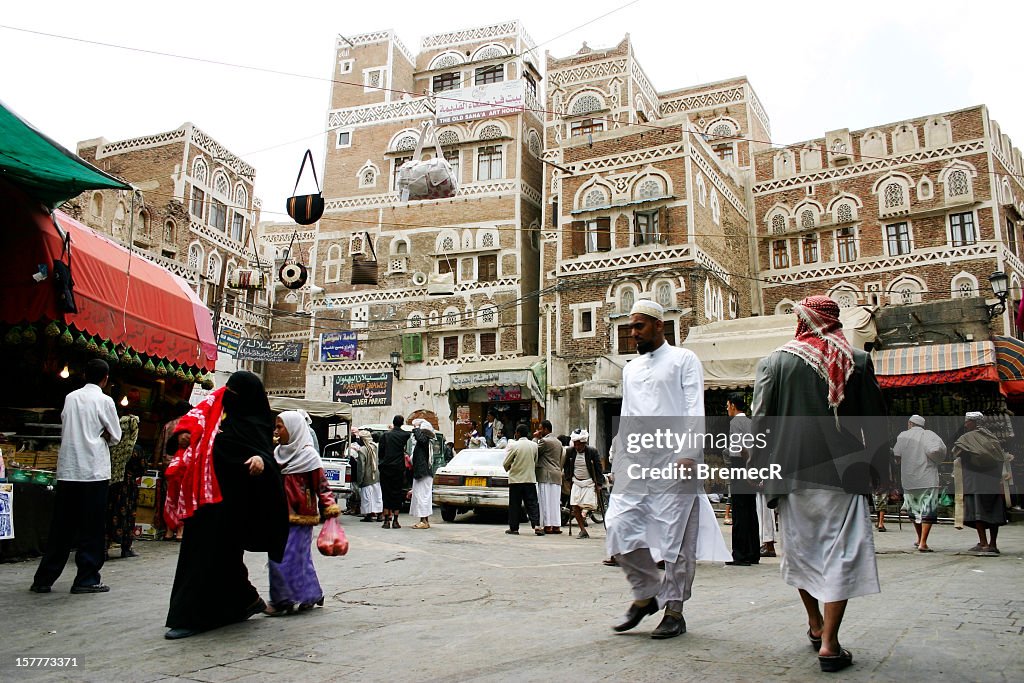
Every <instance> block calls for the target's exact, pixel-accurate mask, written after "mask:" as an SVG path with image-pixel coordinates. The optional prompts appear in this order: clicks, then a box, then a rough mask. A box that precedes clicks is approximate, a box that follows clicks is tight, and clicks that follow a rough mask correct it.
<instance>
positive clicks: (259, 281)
mask: <svg viewBox="0 0 1024 683" xmlns="http://www.w3.org/2000/svg"><path fill="white" fill-rule="evenodd" d="M266 286H267V276H266V274H265V273H264V272H263V271H262V270H257V269H255V268H237V269H235V271H234V272H233V273H231V277H230V278H228V287H231V288H233V289H263V288H264V287H266Z"/></svg>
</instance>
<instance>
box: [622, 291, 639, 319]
mask: <svg viewBox="0 0 1024 683" xmlns="http://www.w3.org/2000/svg"><path fill="white" fill-rule="evenodd" d="M635 303H636V294H635V292H634V291H633V288H632V287H624V288H623V290H622V294H621V295H619V304H620V309H621V311H622V312H623V313H629V312H630V311H631V310H633V304H635Z"/></svg>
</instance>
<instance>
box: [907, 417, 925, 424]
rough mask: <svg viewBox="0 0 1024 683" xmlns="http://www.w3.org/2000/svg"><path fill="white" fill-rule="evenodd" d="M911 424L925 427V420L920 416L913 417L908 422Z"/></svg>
mask: <svg viewBox="0 0 1024 683" xmlns="http://www.w3.org/2000/svg"><path fill="white" fill-rule="evenodd" d="M907 422H909V423H910V424H913V425H917V426H918V427H924V418H923V417H921V416H920V415H911V416H910V419H909V420H907Z"/></svg>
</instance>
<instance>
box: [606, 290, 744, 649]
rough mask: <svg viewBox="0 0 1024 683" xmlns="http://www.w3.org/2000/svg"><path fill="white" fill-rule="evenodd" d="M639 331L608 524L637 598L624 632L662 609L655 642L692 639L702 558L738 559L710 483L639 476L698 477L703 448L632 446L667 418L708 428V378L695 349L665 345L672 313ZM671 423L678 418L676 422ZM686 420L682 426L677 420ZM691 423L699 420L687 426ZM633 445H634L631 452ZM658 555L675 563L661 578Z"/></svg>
mask: <svg viewBox="0 0 1024 683" xmlns="http://www.w3.org/2000/svg"><path fill="white" fill-rule="evenodd" d="M629 326H630V329H631V336H632V338H633V340H634V341H635V342H636V349H637V352H638V353H639V354H640V357H639V358H636V359H635V360H632V361H630V362H629V363H628V364H627V365H626V367H625V369H624V370H623V373H622V413H621V415H622V419H623V422H622V423H621V424H620V428H619V434H618V436H617V439H618V441H619V444H618V445H617V446H616V452H617V453H619V454H621V455H617V457H616V459H615V461H614V463H613V472H614V473H615V486H616V490H613V492H612V494H611V498H610V501H609V505H608V511H607V513H606V515H605V522H606V526H607V548H608V554H609V555H611V556H612V557H614V558H615V560H616V561H617V562H618V563H619V566H621V567H622V569H623V571H624V572H625V574H626V578H627V579H628V580H629V583H630V585H631V586H632V589H633V598H634V601H633V603H632V604H631V605H630V606H629V609H628V610H627V612H626V618H625V620H624V621H623V622H622V623H620V624H618V625H616V626H614V627H613V630H615V631H616V632H620V633H621V632H623V631H628V630H630V629H632V628H635V627H636V626H637V625H638V624H639V623H640V621H641V620H642V619H643V618H644V617H646V616H648V615H651V614H654V613H656V612H657V611H658V610H659V609H660V608H661V607H664V608H665V615H664V617H663V618H662V620H661V623H660V624H659V625H658V627H657V628H656V629H655V630H654V631H653V632H652V633H651V637H652V638H655V639H664V638H673V637H675V636H678V635H681V634H683V633H686V621H685V620H684V619H683V603H684V602H685V601H686V600H688V599H689V598H690V592H691V587H692V585H693V576H694V570H695V569H696V561H697V559H710V560H716V561H722V562H724V561H727V560H730V559H731V556H730V555H729V551H728V549H727V548H726V546H725V540H724V539H723V537H722V532H721V530H720V529H719V528H718V524H717V522H716V521H715V515H714V511H713V510H712V508H711V503H710V502H709V501H708V498H707V495H705V493H704V489H703V484H702V482H700V481H697V480H696V478H694V477H693V476H690V478H689V479H684V478H681V477H680V478H675V479H673V480H672V481H670V482H664V481H657V482H652V481H650V480H649V479H647V478H646V477H641V478H637V477H636V476H635V475H636V474H637V473H638V472H637V471H638V470H639V468H640V467H641V466H643V467H649V468H655V469H657V468H664V467H674V466H679V465H683V466H686V467H689V468H693V466H694V465H695V464H696V463H698V462H703V452H702V450H700V449H687V450H685V451H682V452H681V454H682V455H683V456H684V457H680V452H677V451H673V450H672V449H667V448H643V449H637V448H635V447H634V445H635V444H630V442H631V441H633V440H634V438H636V437H643V436H647V435H646V434H643V433H642V432H643V431H644V429H645V425H650V419H651V418H661V419H660V420H659V421H658V422H659V424H660V425H665V424H670V425H672V426H673V428H676V427H678V430H679V431H687V430H688V431H693V430H694V428H695V427H696V428H697V429H698V430H700V429H702V428H703V416H704V372H703V369H702V368H701V364H700V360H698V358H697V356H696V355H695V354H694V353H693V352H692V351H689V350H686V349H681V348H678V347H675V346H672V345H671V344H669V343H668V342H667V341H666V340H665V327H664V309H663V308H662V307H661V306H660V305H659V304H657V303H656V302H654V301H650V300H648V299H641V300H639V301H637V302H636V304H635V305H634V306H633V309H632V311H630V317H629ZM664 418H673V419H672V420H671V421H666V420H665V419H664ZM676 418H679V419H676ZM682 418H689V419H682ZM623 442H625V443H623ZM652 551H653V552H654V553H656V554H657V555H658V556H659V557H660V558H663V559H664V561H665V573H664V576H662V575H661V574H660V573H659V572H658V567H657V563H656V561H655V559H654V557H652Z"/></svg>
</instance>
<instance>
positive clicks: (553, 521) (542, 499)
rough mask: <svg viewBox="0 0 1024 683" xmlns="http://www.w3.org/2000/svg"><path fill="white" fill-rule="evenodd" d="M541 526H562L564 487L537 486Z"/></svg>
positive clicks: (559, 485)
mask: <svg viewBox="0 0 1024 683" xmlns="http://www.w3.org/2000/svg"><path fill="white" fill-rule="evenodd" d="M537 503H538V504H539V505H540V525H541V526H553V527H560V526H562V485H561V484H537Z"/></svg>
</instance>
